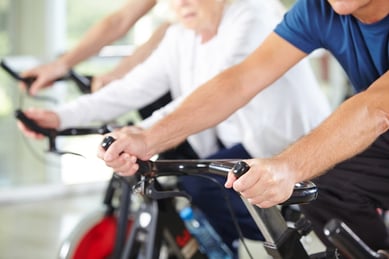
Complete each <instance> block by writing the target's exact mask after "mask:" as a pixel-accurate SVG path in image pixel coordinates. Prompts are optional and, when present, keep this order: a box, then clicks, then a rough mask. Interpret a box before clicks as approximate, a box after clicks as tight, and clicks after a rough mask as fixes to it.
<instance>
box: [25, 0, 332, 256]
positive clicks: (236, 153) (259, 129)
mask: <svg viewBox="0 0 389 259" xmlns="http://www.w3.org/2000/svg"><path fill="white" fill-rule="evenodd" d="M171 3H172V7H173V9H174V11H175V13H176V14H177V19H178V23H177V24H175V25H171V26H170V27H169V29H168V30H167V32H166V34H165V37H164V38H163V40H162V41H161V43H160V44H159V46H158V48H157V49H156V50H155V51H154V52H153V53H152V54H151V56H150V57H149V58H148V59H147V60H146V61H145V62H143V63H142V64H140V65H138V66H137V67H135V68H134V69H133V70H132V71H131V72H130V73H128V74H127V75H126V76H125V77H124V78H122V79H120V80H117V81H114V82H112V83H111V84H109V85H108V86H106V87H104V88H103V89H101V90H99V91H98V92H96V93H94V94H92V95H86V96H82V97H80V98H78V99H77V100H75V101H73V102H70V103H68V104H65V105H63V106H60V107H58V108H56V109H55V110H54V111H47V110H27V111H26V114H27V116H28V117H30V118H31V119H33V120H35V121H36V122H37V123H38V124H40V125H42V126H46V127H52V128H68V127H73V126H80V125H83V124H85V123H89V122H91V121H107V120H111V119H113V118H115V117H117V116H119V115H121V114H123V113H125V112H128V111H130V110H134V109H138V108H139V107H142V106H144V105H146V104H148V103H150V102H152V101H153V100H155V99H156V98H158V97H160V96H161V95H163V94H165V93H166V92H167V91H171V94H172V97H173V101H172V102H171V103H169V104H168V105H166V106H165V107H162V108H161V109H160V110H158V111H155V112H154V113H153V115H152V116H151V117H149V118H148V119H146V120H144V121H141V122H139V124H138V125H137V126H138V127H140V128H148V127H150V126H151V125H153V124H154V123H155V122H157V121H159V120H160V119H161V118H163V117H164V116H166V115H167V114H169V113H171V112H172V111H174V110H175V108H176V107H177V106H178V105H179V104H180V103H181V102H182V101H183V100H184V99H185V97H186V96H188V95H189V94H191V93H192V91H194V90H195V89H196V88H197V87H198V86H200V85H201V84H203V83H205V82H206V81H207V80H209V79H210V78H212V77H213V76H215V75H217V74H218V73H220V72H222V71H223V70H226V69H229V67H231V66H234V65H235V64H237V63H239V62H240V61H242V60H243V59H244V58H245V57H247V56H248V55H249V54H250V53H251V52H253V51H254V49H255V48H256V47H257V46H258V45H259V44H260V43H261V41H262V40H263V39H264V38H265V37H266V36H267V35H268V34H269V33H270V32H271V31H272V29H273V28H274V27H275V26H276V24H277V23H278V21H279V20H280V19H281V18H282V13H283V9H282V8H281V5H280V3H279V2H278V1H275V0H272V1H269V0H235V1H223V0H222V1H220V0H218V1H212V0H188V1H178V0H171ZM247 84H250V82H247ZM235 94H238V93H233V92H232V93H231V95H235ZM214 101H215V102H229V100H228V99H227V100H218V99H215V100H214ZM195 109H201V107H196V108H195ZM258 111H262V112H261V113H258ZM264 111H265V112H264ZM329 113H330V107H329V104H328V101H327V99H326V97H325V95H324V94H323V93H322V92H321V90H320V88H319V85H318V83H317V82H316V80H315V78H314V75H313V72H312V71H311V69H310V67H309V63H308V61H305V62H302V63H301V64H299V65H298V66H296V67H295V68H293V69H292V70H291V71H289V72H288V73H287V74H285V75H284V76H283V77H282V78H280V79H279V80H277V81H275V82H274V83H273V87H271V88H269V89H268V90H266V91H264V92H263V93H261V94H259V95H257V96H255V97H254V98H253V99H252V100H251V101H250V102H249V103H248V104H247V105H246V106H244V107H242V108H241V109H240V110H238V111H237V112H235V113H233V114H232V115H231V116H230V117H229V118H228V119H227V120H225V121H223V122H222V123H220V124H218V125H215V126H214V127H213V128H210V129H207V130H205V131H202V132H200V133H197V134H195V135H192V136H190V137H189V138H188V142H189V143H190V145H191V147H192V148H193V150H194V151H195V152H196V153H197V155H198V157H200V158H236V159H244V158H249V157H256V156H272V155H274V154H276V153H277V152H279V151H281V150H282V149H283V148H285V147H286V146H288V145H289V144H290V143H292V142H293V141H295V140H296V139H297V138H299V137H301V136H303V135H305V134H306V133H308V132H309V131H310V130H311V129H312V128H314V127H315V126H316V125H318V124H319V123H320V122H321V121H322V120H323V119H324V118H326V116H327V115H328V114H329ZM20 127H21V129H22V130H23V131H24V132H25V134H27V135H29V136H32V137H39V136H38V135H36V134H35V133H33V132H31V131H30V130H28V129H26V128H25V127H23V126H22V125H21V126H20ZM220 144H221V145H220ZM117 172H120V170H118V171H117ZM216 178H217V177H216ZM218 180H219V181H221V182H222V181H224V179H218ZM182 185H183V186H184V187H185V189H186V190H187V192H188V193H189V194H190V195H191V196H192V198H193V200H192V201H193V203H194V204H195V205H197V206H198V207H200V209H202V210H203V212H204V213H205V214H206V215H207V216H208V218H209V220H210V222H211V224H212V225H213V226H214V227H215V229H216V231H217V232H219V234H220V235H221V236H222V238H223V240H224V241H225V242H226V244H227V245H228V246H229V247H230V248H231V249H233V251H234V252H235V253H236V252H237V248H236V247H234V246H233V241H234V240H236V239H238V233H237V231H236V229H234V228H233V227H230V228H226V227H225V226H232V220H231V217H230V215H229V212H228V208H227V205H226V204H225V202H223V197H224V195H223V193H222V192H221V191H220V188H219V187H218V186H216V185H215V184H214V183H213V182H207V181H202V180H201V179H197V178H196V177H191V178H186V177H183V179H182ZM228 196H229V198H230V200H231V201H232V205H233V208H234V211H235V212H236V213H237V215H238V219H239V222H240V225H241V227H242V230H243V233H244V235H245V236H246V237H247V238H251V239H262V237H261V235H260V233H259V231H258V229H257V228H256V227H255V223H254V222H253V221H252V219H251V217H250V214H249V213H248V211H247V210H246V208H245V207H244V205H243V203H242V202H241V200H240V198H239V196H238V195H237V194H236V193H235V192H234V191H232V190H228ZM207 197H208V198H207ZM209 197H212V199H210V198H209Z"/></svg>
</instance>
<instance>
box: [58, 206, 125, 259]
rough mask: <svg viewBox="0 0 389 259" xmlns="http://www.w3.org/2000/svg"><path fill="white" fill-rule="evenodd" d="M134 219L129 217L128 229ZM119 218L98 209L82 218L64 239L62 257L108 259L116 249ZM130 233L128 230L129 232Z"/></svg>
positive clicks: (61, 249) (66, 258)
mask: <svg viewBox="0 0 389 259" xmlns="http://www.w3.org/2000/svg"><path fill="white" fill-rule="evenodd" d="M132 222H133V221H132V220H131V219H129V222H128V230H129V229H131V226H132ZM116 226H117V218H116V217H115V216H114V215H105V212H104V211H96V212H93V213H91V214H90V215H88V216H87V217H85V218H84V219H83V220H81V221H80V222H79V223H78V225H77V226H76V227H75V228H74V230H73V231H72V233H71V234H70V235H69V236H68V237H67V238H66V239H65V240H64V241H63V243H62V245H61V247H60V252H59V258H60V259H106V258H109V257H110V255H111V254H112V252H113V250H114V245H115V237H116ZM127 233H128V232H127Z"/></svg>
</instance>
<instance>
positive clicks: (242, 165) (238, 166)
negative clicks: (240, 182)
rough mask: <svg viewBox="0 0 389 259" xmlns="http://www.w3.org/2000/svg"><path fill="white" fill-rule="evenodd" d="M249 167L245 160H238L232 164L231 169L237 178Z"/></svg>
mask: <svg viewBox="0 0 389 259" xmlns="http://www.w3.org/2000/svg"><path fill="white" fill-rule="evenodd" d="M249 169H250V166H249V165H248V164H247V163H246V162H244V161H238V162H236V163H235V164H234V166H233V167H232V169H231V171H232V173H233V174H234V175H235V177H236V178H239V177H241V176H242V175H244V174H245V173H246V172H247V171H248V170H249Z"/></svg>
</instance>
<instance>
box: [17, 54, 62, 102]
mask: <svg viewBox="0 0 389 259" xmlns="http://www.w3.org/2000/svg"><path fill="white" fill-rule="evenodd" d="M68 70H69V68H68V67H66V65H65V64H63V63H62V62H60V61H59V60H57V61H53V62H50V63H47V64H44V65H40V66H37V67H35V68H32V69H30V70H27V71H24V72H23V73H21V76H22V77H31V78H35V80H34V81H33V83H32V84H31V86H30V89H29V93H30V94H31V95H36V94H37V92H38V91H39V90H41V89H42V88H45V87H48V86H50V85H52V84H53V83H54V81H56V80H57V79H58V78H61V77H63V76H65V75H66V74H67V73H68ZM21 85H22V87H23V88H25V89H27V86H26V85H25V83H23V82H21Z"/></svg>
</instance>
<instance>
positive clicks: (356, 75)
mask: <svg viewBox="0 0 389 259" xmlns="http://www.w3.org/2000/svg"><path fill="white" fill-rule="evenodd" d="M275 32H276V33H277V34H278V35H279V36H281V37H282V38H284V39H285V40H287V41H288V42H290V43H291V44H293V45H294V46H296V47H297V48H299V49H300V50H302V51H304V52H305V53H310V52H312V51H313V50H315V49H318V48H324V49H327V50H328V51H330V52H331V53H332V55H333V56H334V57H335V58H336V59H337V60H338V62H339V63H340V64H341V66H342V67H343V69H344V70H345V72H346V73H347V75H348V77H349V79H350V81H351V83H352V85H353V87H354V88H355V90H356V91H357V92H359V91H362V90H364V89H366V88H367V87H369V85H370V84H372V83H373V82H374V81H375V80H376V79H378V78H379V77H380V76H381V75H382V74H384V73H385V72H386V71H387V70H388V69H389V15H388V16H387V17H385V18H384V19H382V20H381V21H379V22H376V23H374V24H363V23H361V22H360V21H359V20H357V19H356V18H355V17H354V16H352V15H338V14H336V13H335V12H334V10H333V9H332V7H331V6H330V4H328V2H327V0H298V1H297V2H296V4H295V5H294V6H293V8H292V9H291V10H290V11H289V12H288V13H287V14H286V15H285V17H284V20H283V21H282V22H281V23H280V24H279V25H278V26H277V27H276V29H275Z"/></svg>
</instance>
